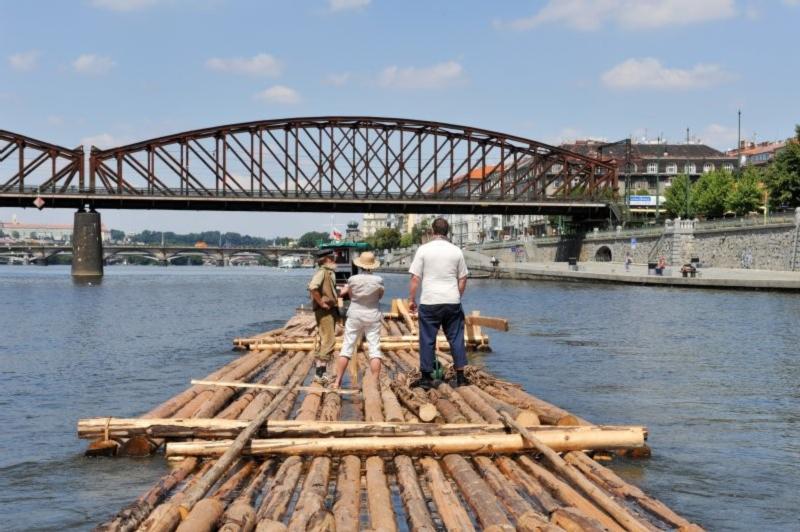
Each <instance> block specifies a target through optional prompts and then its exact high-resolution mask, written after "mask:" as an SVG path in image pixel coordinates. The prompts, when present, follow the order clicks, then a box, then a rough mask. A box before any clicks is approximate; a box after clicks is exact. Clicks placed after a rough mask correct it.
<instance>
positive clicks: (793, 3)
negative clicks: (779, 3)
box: [783, 0, 800, 6]
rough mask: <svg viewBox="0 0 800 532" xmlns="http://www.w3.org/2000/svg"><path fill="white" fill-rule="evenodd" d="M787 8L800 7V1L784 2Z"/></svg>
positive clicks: (786, 0)
mask: <svg viewBox="0 0 800 532" xmlns="http://www.w3.org/2000/svg"><path fill="white" fill-rule="evenodd" d="M783 3H784V4H786V5H787V6H800V0H783Z"/></svg>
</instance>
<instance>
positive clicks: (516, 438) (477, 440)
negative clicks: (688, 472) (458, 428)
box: [166, 426, 643, 456]
mask: <svg viewBox="0 0 800 532" xmlns="http://www.w3.org/2000/svg"><path fill="white" fill-rule="evenodd" d="M523 428H524V427H523ZM526 431H527V429H526ZM527 432H530V431H527ZM537 435H538V436H537V439H539V440H540V441H541V442H542V443H543V444H544V445H545V446H547V447H550V448H551V449H553V450H554V451H558V452H562V451H574V450H591V449H613V448H615V447H633V446H636V445H641V444H642V443H643V441H642V432H641V431H638V432H637V431H635V430H629V429H621V430H620V429H606V428H601V427H594V426H593V427H570V428H568V429H564V428H563V427H562V428H561V430H546V431H541V432H537ZM240 436H241V434H240ZM231 445H232V442H231V441H230V440H217V441H205V442H204V441H189V442H173V443H168V444H167V450H166V455H167V456H220V455H221V454H223V453H224V452H225V451H227V450H228V448H229V447H231ZM531 448H537V447H533V446H532V445H531V444H528V443H525V442H524V439H523V437H522V436H521V435H519V434H495V433H473V434H464V435H457V436H385V437H380V438H375V437H353V438H275V439H267V440H264V439H255V440H252V441H251V442H250V445H249V448H248V449H247V451H248V452H249V454H252V455H273V454H274V455H286V454H292V453H300V454H306V455H326V454H338V455H341V454H369V453H380V452H403V453H410V454H429V453H433V454H442V455H444V454H451V453H475V454H491V453H514V452H523V451H525V450H528V449H531Z"/></svg>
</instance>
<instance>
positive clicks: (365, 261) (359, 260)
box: [353, 251, 381, 270]
mask: <svg viewBox="0 0 800 532" xmlns="http://www.w3.org/2000/svg"><path fill="white" fill-rule="evenodd" d="M353 264H355V265H356V266H358V267H359V268H363V269H365V270H374V269H375V268H377V267H379V266H380V265H381V263H380V262H378V261H377V260H375V254H374V253H373V252H371V251H365V252H363V253H362V254H360V255H359V256H358V257H356V258H355V259H353Z"/></svg>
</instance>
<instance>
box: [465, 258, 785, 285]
mask: <svg viewBox="0 0 800 532" xmlns="http://www.w3.org/2000/svg"><path fill="white" fill-rule="evenodd" d="M470 255H472V254H470ZM468 264H469V268H470V270H471V271H473V272H488V273H491V274H494V275H496V276H497V277H498V278H502V279H541V280H556V281H590V282H610V283H623V284H636V285H655V286H673V287H683V288H724V289H742V290H785V291H798V292H800V272H788V271H773V270H745V269H730V268H698V270H697V276H696V277H694V278H692V277H683V276H682V275H681V272H680V267H668V268H667V269H666V270H665V271H664V274H663V275H649V274H648V270H647V265H646V264H633V265H631V267H630V271H625V266H624V265H623V264H622V263H619V262H580V263H578V264H577V271H576V270H574V269H571V268H570V266H569V265H568V264H567V263H565V262H553V263H532V262H517V263H514V262H512V263H502V262H501V263H500V264H499V265H498V267H497V268H496V269H495V268H492V266H491V265H490V264H489V263H488V261H486V262H484V261H483V260H481V261H480V262H477V261H475V260H474V259H472V260H468Z"/></svg>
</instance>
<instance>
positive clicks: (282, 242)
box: [131, 230, 292, 247]
mask: <svg viewBox="0 0 800 532" xmlns="http://www.w3.org/2000/svg"><path fill="white" fill-rule="evenodd" d="M161 235H162V232H161V231H149V230H145V231H142V232H141V233H139V234H136V235H133V236H132V237H131V240H132V241H134V242H141V243H143V244H150V245H160V244H161ZM163 235H164V243H165V244H166V245H168V246H193V245H194V244H195V243H197V242H205V243H206V244H208V245H209V246H217V245H219V244H222V245H223V246H229V247H248V246H253V247H263V246H286V245H288V244H289V242H291V240H292V239H291V238H288V237H278V238H273V239H269V240H268V239H265V238H261V237H257V236H250V235H241V234H239V233H224V234H222V233H220V232H219V231H203V232H200V233H187V234H177V233H173V232H172V231H165V232H164V233H163Z"/></svg>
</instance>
